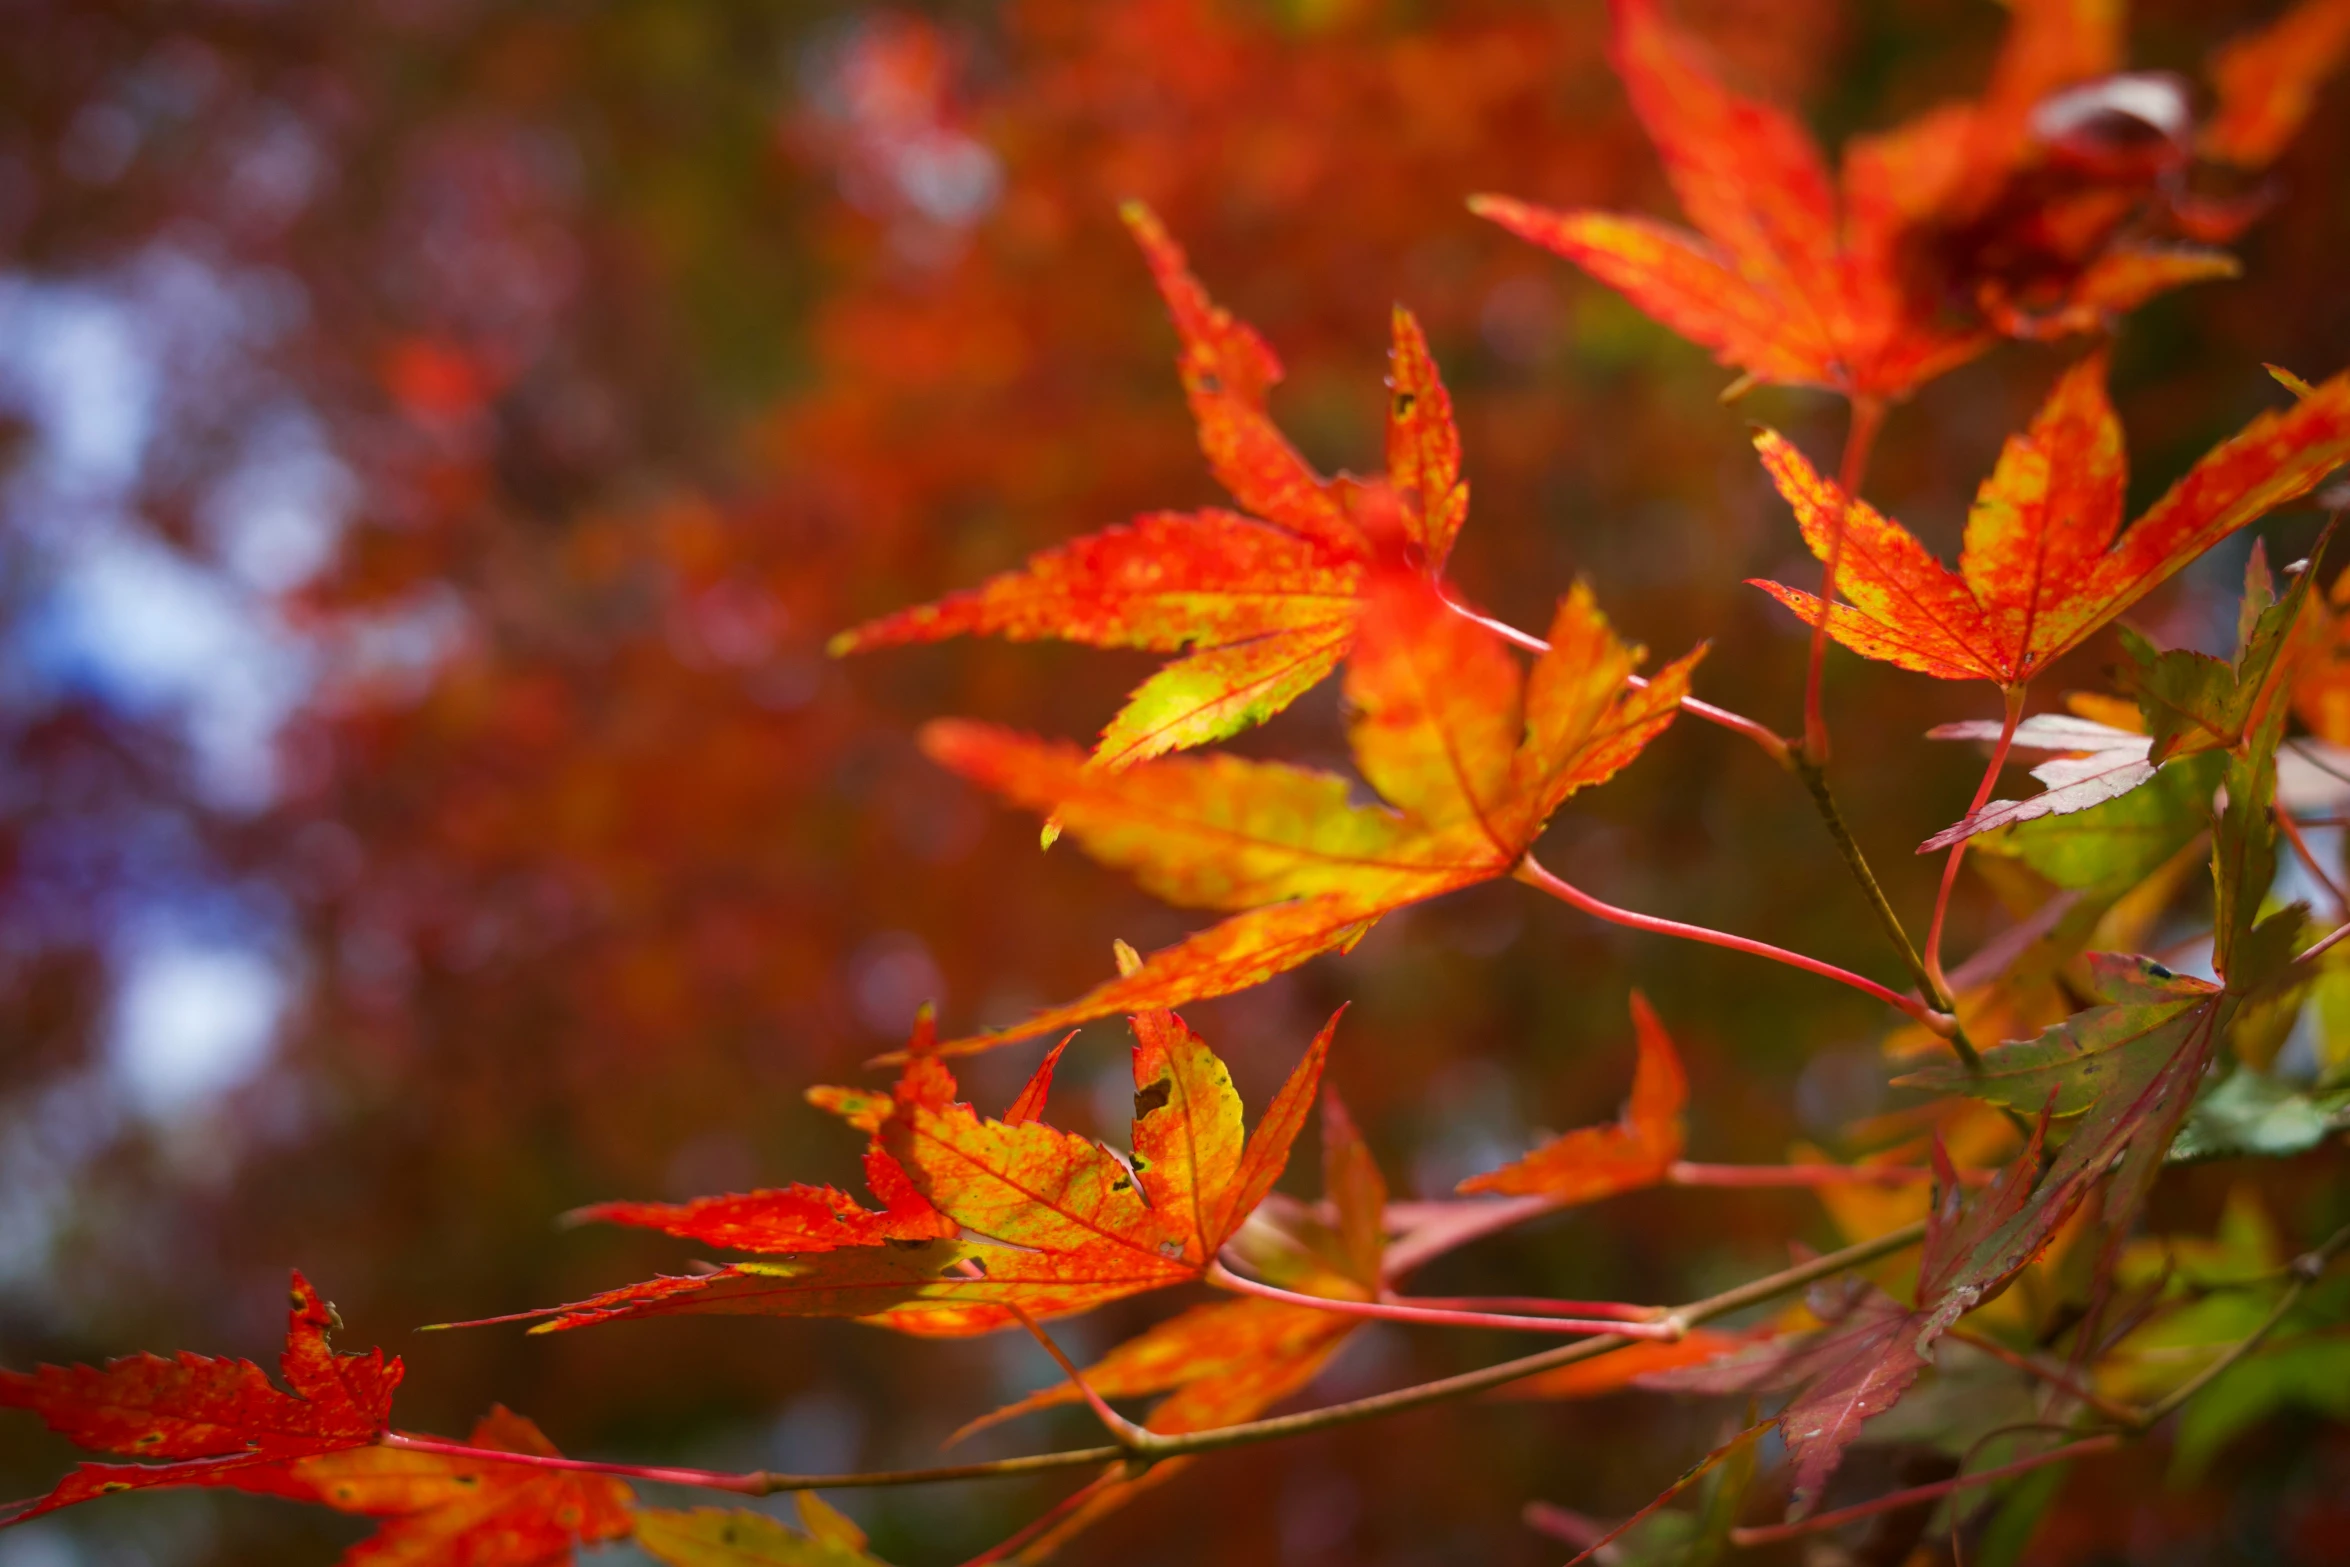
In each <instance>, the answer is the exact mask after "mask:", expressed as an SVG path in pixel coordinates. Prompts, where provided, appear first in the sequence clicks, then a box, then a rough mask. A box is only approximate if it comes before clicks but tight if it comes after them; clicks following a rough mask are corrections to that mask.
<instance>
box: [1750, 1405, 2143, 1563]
mask: <svg viewBox="0 0 2350 1567" xmlns="http://www.w3.org/2000/svg"><path fill="white" fill-rule="evenodd" d="M2121 1444H2122V1433H2120V1432H2118V1431H2107V1432H2103V1433H2101V1434H2099V1435H2097V1436H2091V1437H2084V1438H2082V1439H2081V1440H2080V1441H2078V1442H2068V1443H2066V1444H2065V1445H2064V1446H2062V1447H2052V1448H2050V1449H2049V1450H2048V1451H2047V1452H2045V1453H2042V1454H2040V1455H2039V1456H2038V1457H2035V1458H2019V1459H2017V1460H2016V1461H2015V1462H2014V1463H2012V1464H2001V1465H2000V1466H1999V1467H1998V1468H1996V1469H1984V1470H1979V1471H1977V1472H1976V1473H1974V1474H1971V1475H1959V1476H1957V1477H1955V1478H1953V1479H1949V1480H1937V1481H1935V1482H1934V1483H1933V1484H1932V1485H1917V1486H1911V1487H1910V1488H1909V1489H1908V1490H1906V1491H1895V1492H1892V1493H1891V1494H1889V1495H1886V1496H1880V1497H1878V1498H1877V1499H1876V1500H1874V1501H1868V1502H1862V1503H1860V1504H1859V1505H1857V1506H1853V1507H1839V1508H1837V1509H1836V1510H1835V1511H1834V1512H1832V1513H1814V1514H1813V1515H1812V1516H1811V1517H1809V1518H1799V1519H1797V1520H1796V1521H1795V1522H1793V1523H1775V1524H1768V1525H1765V1526H1763V1527H1760V1528H1752V1529H1732V1530H1731V1531H1730V1543H1731V1544H1733V1545H1736V1546H1738V1547H1740V1548H1741V1549H1743V1548H1746V1547H1749V1546H1756V1545H1770V1544H1774V1543H1776V1542H1777V1541H1780V1540H1793V1539H1799V1538H1801V1537H1802V1536H1804V1535H1807V1534H1817V1533H1819V1532H1820V1531H1821V1530H1823V1529H1835V1528H1840V1527H1841V1526H1843V1525H1845V1524H1848V1523H1858V1522H1860V1520H1862V1519H1863V1518H1874V1517H1876V1516H1877V1515H1878V1514H1880V1513H1897V1512H1900V1511H1902V1510H1903V1509H1904V1508H1910V1507H1915V1506H1917V1505H1918V1504H1919V1503H1920V1502H1933V1501H1939V1500H1940V1499H1942V1498H1943V1497H1945V1496H1948V1495H1950V1494H1951V1493H1952V1492H1954V1491H1964V1490H1968V1489H1970V1488H1972V1487H1974V1486H1978V1485H1991V1484H1994V1483H1996V1482H1998V1481H2001V1480H2012V1479H2013V1478H2015V1477H2016V1476H2017V1475H2020V1474H2029V1473H2030V1472H2031V1471H2033V1470H2035V1469H2045V1468H2047V1467H2048V1466H2049V1465H2050V1464H2061V1463H2069V1462H2070V1461H2072V1460H2073V1459H2076V1458H2086V1457H2088V1456H2089V1455H2090V1454H2092V1453H2104V1452H2110V1451H2112V1450H2113V1449H2114V1448H2117V1447H2119V1446H2121Z"/></svg>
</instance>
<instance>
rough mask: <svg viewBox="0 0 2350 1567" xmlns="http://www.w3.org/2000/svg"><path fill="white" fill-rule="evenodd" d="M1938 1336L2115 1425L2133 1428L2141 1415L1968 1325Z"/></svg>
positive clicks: (2132, 1407)
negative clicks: (2032, 1380) (2076, 1402)
mask: <svg viewBox="0 0 2350 1567" xmlns="http://www.w3.org/2000/svg"><path fill="white" fill-rule="evenodd" d="M1942 1336H1943V1337H1944V1338H1946V1339H1949V1340H1951V1341H1952V1342H1954V1343H1959V1344H1964V1345H1966V1346H1967V1347H1968V1348H1970V1349H1973V1350H1977V1351H1979V1352H1981V1353H1982V1354H1986V1355H1989V1356H1990V1357H1991V1358H1992V1359H1993V1360H1996V1361H1998V1362H1999V1363H2000V1364H2002V1365H2006V1366H2013V1367H2014V1368H2015V1369H2016V1370H2018V1371H2021V1372H2023V1373H2024V1374H2025V1375H2027V1376H2032V1377H2037V1378H2039V1379H2040V1380H2041V1381H2043V1382H2045V1383H2047V1384H2048V1385H2049V1386H2050V1387H2052V1388H2055V1389H2056V1390H2057V1391H2058V1392H2060V1393H2064V1394H2066V1395H2068V1396H2070V1397H2072V1398H2075V1399H2077V1400H2079V1401H2080V1402H2081V1403H2083V1404H2085V1405H2087V1406H2088V1407H2089V1408H2091V1409H2094V1410H2096V1411H2097V1412H2098V1413H2099V1414H2101V1415H2103V1416H2104V1417H2105V1418H2106V1419H2108V1420H2111V1421H2114V1422H2116V1423H2117V1424H2120V1425H2123V1426H2127V1427H2130V1428H2132V1429H2135V1428H2136V1427H2137V1426H2138V1424H2139V1423H2140V1422H2141V1421H2142V1420H2143V1419H2144V1418H2145V1411H2143V1410H2141V1409H2139V1408H2137V1407H2136V1406H2134V1405H2131V1404H2124V1403H2119V1402H2116V1401H2115V1400H2113V1399H2110V1398H2107V1397H2106V1396H2105V1395H2104V1394H2102V1393H2100V1392H2098V1391H2097V1390H2096V1389H2095V1388H2093V1387H2090V1386H2089V1385H2088V1384H2087V1383H2085V1382H2082V1381H2081V1380H2079V1379H2078V1378H2077V1377H2075V1376H2073V1375H2072V1374H2071V1373H2070V1372H2068V1371H2065V1370H2064V1369H2062V1368H2061V1367H2057V1366H2052V1365H2049V1364H2048V1363H2047V1362H2046V1361H2043V1360H2037V1359H2034V1358H2033V1357H2032V1356H2030V1355H2027V1354H2025V1353H2023V1352H2022V1351H2021V1350H2015V1349H2010V1348H2008V1347H2007V1346H2006V1345H2005V1344H2002V1343H2000V1342H1999V1340H1997V1339H1995V1338H1992V1337H1990V1336H1988V1335H1986V1334H1982V1333H1977V1332H1974V1331H1973V1330H1972V1329H1968V1328H1948V1329H1945V1330H1944V1331H1943V1334H1942Z"/></svg>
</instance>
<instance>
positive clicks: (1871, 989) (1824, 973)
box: [1511, 854, 1958, 1039]
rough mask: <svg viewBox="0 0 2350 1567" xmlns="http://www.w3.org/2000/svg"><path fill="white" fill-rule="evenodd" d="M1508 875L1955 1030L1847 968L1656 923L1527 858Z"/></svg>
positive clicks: (1943, 1018) (1939, 1030)
mask: <svg viewBox="0 0 2350 1567" xmlns="http://www.w3.org/2000/svg"><path fill="white" fill-rule="evenodd" d="M1511 874H1512V875H1514V876H1516V877H1517V879H1518V880H1520V881H1522V882H1524V883H1526V884H1527V885H1528V886H1530V887H1537V888H1540V889H1541V890H1542V891H1544V892H1547V893H1549V894H1550V895H1551V896H1552V897H1554V898H1556V899H1558V900H1559V901H1560V902H1561V903H1565V904H1567V905H1569V906H1571V907H1573V908H1578V909H1581V910H1582V911H1583V912H1584V913H1586V914H1589V915H1591V916H1593V917H1594V918H1597V919H1603V920H1607V921H1609V922H1610V923H1613V924H1617V925H1626V926H1629V927H1631V928H1632V929H1634V930H1645V931H1651V932H1654V933H1655V934H1657V935H1660V936H1679V937H1681V938H1682V939H1683V940H1685V941H1697V942H1703V943H1704V944H1705V945H1707V946H1709V947H1727V948H1729V949H1730V950H1731V951H1733V952H1746V953H1751V954H1753V955H1754V956H1755V957H1758V958H1769V959H1770V960H1771V961H1772V962H1774V963H1784V964H1786V965H1787V966H1788V967H1789V968H1798V969H1802V970H1803V971H1804V972H1805V973H1807V974H1817V975H1819V976H1820V977H1821V978H1823V979H1832V980H1834V981H1836V982H1837V983H1838V984H1840V985H1849V986H1851V987H1852V988H1853V989H1855V990H1857V991H1859V992H1861V993H1862V994H1863V995H1869V996H1874V997H1876V998H1877V999H1878V1000H1879V1001H1882V1002H1884V1003H1885V1004H1886V1005H1887V1006H1889V1007H1892V1008H1894V1009H1895V1010H1897V1011H1899V1012H1902V1013H1904V1014H1906V1015H1907V1016H1909V1017H1912V1018H1915V1019H1916V1020H1917V1021H1918V1022H1920V1023H1923V1024H1924V1025H1925V1026H1926V1027H1927V1028H1929V1029H1931V1030H1932V1031H1933V1032H1934V1033H1936V1034H1938V1035H1940V1036H1942V1037H1943V1038H1945V1039H1947V1038H1949V1037H1950V1034H1951V1031H1952V1030H1953V1029H1955V1028H1956V1027H1957V1025H1958V1020H1957V1019H1956V1018H1954V1017H1952V1016H1951V1015H1950V1014H1949V1013H1947V1012H1938V1011H1936V1010H1935V1009H1934V1008H1932V1007H1930V1006H1928V1005H1927V1004H1926V1003H1924V1002H1923V1001H1920V1000H1918V999H1917V998H1916V997H1915V996H1904V995H1900V994H1897V993H1895V992H1894V991H1891V990H1888V989H1886V988H1885V987H1884V986H1883V985H1880V984H1878V983H1877V982H1876V981H1875V980H1873V979H1866V978H1863V977H1862V976H1861V975H1858V974H1855V973H1853V972H1852V971H1851V970H1850V969H1842V968H1838V967H1837V966H1836V965H1835V964H1833V963H1829V962H1826V961H1824V960H1822V959H1820V958H1807V957H1805V956H1804V955H1803V954H1802V953H1800V952H1789V951H1788V950H1787V949H1786V948H1785V947H1774V946H1772V945H1771V944H1770V943H1769V942H1767V941H1756V940H1754V939H1753V938H1752V937H1748V936H1733V935H1731V934H1730V933H1729V932H1727V931H1719V930H1714V929H1711V928H1709V927H1707V926H1704V925H1689V924H1684V923H1683V922H1682V921H1680V920H1668V919H1660V918H1658V917H1657V916H1656V915H1653V914H1639V913H1635V912H1634V911H1632V910H1630V909H1623V908H1618V907H1616V905H1614V904H1612V903H1605V902H1602V901H1601V900H1600V899H1598V898H1595V897H1593V896H1592V895H1591V894H1590V893H1588V892H1585V891H1584V890H1583V889H1582V888H1580V887H1577V886H1575V885H1573V884H1572V883H1570V882H1567V881H1563V880H1561V879H1560V878H1559V877H1557V876H1555V875H1553V874H1551V872H1549V871H1547V870H1545V869H1544V868H1543V867H1542V866H1541V864H1539V863H1538V862H1537V861H1536V860H1535V858H1534V857H1533V856H1532V855H1531V854H1529V855H1527V856H1526V857H1525V858H1524V859H1522V860H1520V861H1519V862H1518V868H1517V869H1516V870H1515V871H1513V872H1512V873H1511Z"/></svg>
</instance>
